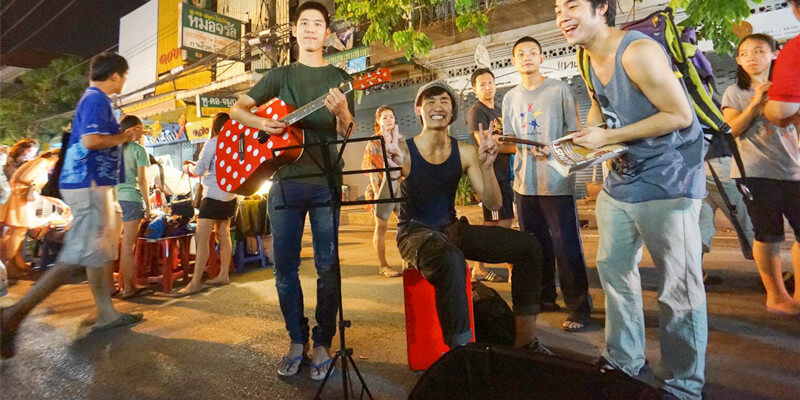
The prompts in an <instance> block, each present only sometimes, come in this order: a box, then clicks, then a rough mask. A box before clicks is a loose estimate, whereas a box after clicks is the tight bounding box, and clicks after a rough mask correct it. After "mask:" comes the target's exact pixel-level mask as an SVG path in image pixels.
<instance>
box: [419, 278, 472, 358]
mask: <svg viewBox="0 0 800 400" xmlns="http://www.w3.org/2000/svg"><path fill="white" fill-rule="evenodd" d="M467 268H469V267H467ZM470 277H471V275H470V273H469V269H467V303H469V319H470V329H471V330H472V341H473V342H474V341H475V318H474V316H473V314H472V283H471V282H470ZM403 296H404V297H405V307H406V346H407V350H408V366H409V368H411V370H413V371H423V370H426V369H428V367H430V366H431V364H433V363H434V362H435V361H436V360H438V359H439V357H441V356H442V355H443V354H444V353H447V352H448V351H450V348H449V347H447V345H446V344H444V339H443V338H442V328H441V325H439V313H438V312H437V311H436V295H435V291H434V289H433V285H431V284H430V283H429V282H428V281H426V280H425V278H423V277H422V274H421V273H420V272H419V271H418V270H417V269H416V268H407V269H405V270H403Z"/></svg>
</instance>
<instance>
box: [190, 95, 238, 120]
mask: <svg viewBox="0 0 800 400" xmlns="http://www.w3.org/2000/svg"><path fill="white" fill-rule="evenodd" d="M233 103H236V98H234V97H215V96H200V95H197V116H198V117H210V116H212V115H214V114H216V113H218V112H228V109H230V108H231V106H233Z"/></svg>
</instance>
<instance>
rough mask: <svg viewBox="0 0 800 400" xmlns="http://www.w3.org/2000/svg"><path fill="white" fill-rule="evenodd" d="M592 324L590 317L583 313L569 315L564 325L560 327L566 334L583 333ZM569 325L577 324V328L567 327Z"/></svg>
mask: <svg viewBox="0 0 800 400" xmlns="http://www.w3.org/2000/svg"><path fill="white" fill-rule="evenodd" d="M591 322H592V318H591V316H589V314H584V313H570V314H569V316H568V317H567V319H566V320H565V321H564V324H562V325H561V327H562V328H564V330H565V331H567V332H582V331H585V330H586V329H587V328H588V327H589V324H590V323H591ZM570 324H579V325H580V326H578V327H572V326H569V325H570Z"/></svg>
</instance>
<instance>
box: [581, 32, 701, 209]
mask: <svg viewBox="0 0 800 400" xmlns="http://www.w3.org/2000/svg"><path fill="white" fill-rule="evenodd" d="M640 39H646V40H652V39H650V38H649V37H648V36H647V35H645V34H643V33H641V32H637V31H630V32H628V33H626V34H625V36H623V38H622V41H621V42H620V44H619V48H617V54H616V57H615V62H614V72H613V75H612V77H611V80H610V81H609V82H608V84H607V85H605V86H604V85H603V84H602V83H600V79H598V78H597V76H595V74H594V71H592V70H591V69H590V75H589V76H590V78H591V79H592V84H593V85H594V88H595V92H596V94H597V101H598V103H599V106H600V108H601V110H602V112H603V119H604V120H605V121H606V124H607V125H608V127H609V129H614V128H619V127H622V126H626V125H630V124H633V123H635V122H638V121H641V120H643V119H645V118H648V117H650V116H652V115H654V114H656V113H657V112H658V109H657V108H656V107H655V106H654V105H653V103H651V102H650V100H648V99H647V97H645V95H644V94H642V92H640V91H639V89H637V88H636V87H635V86H634V85H633V83H632V82H631V80H630V78H628V74H627V73H626V72H625V69H624V68H623V67H622V54H623V53H624V52H625V49H626V48H628V46H629V45H630V44H631V43H632V42H634V41H636V40H640ZM684 92H686V88H685V87H684ZM687 96H688V93H687ZM625 145H626V146H628V149H629V150H628V154H626V155H625V156H623V157H621V158H620V159H615V160H614V163H613V168H612V169H611V171H609V174H608V177H607V178H606V181H605V183H604V185H603V190H604V191H605V192H606V193H608V194H609V195H610V196H611V197H613V198H614V199H616V200H619V201H624V202H628V203H639V202H643V201H650V200H664V199H674V198H679V197H689V198H693V199H700V198H703V197H705V195H706V186H705V170H704V169H703V155H704V143H703V131H702V128H701V126H700V122H699V121H698V119H697V115H696V114H695V113H694V110H692V123H691V125H689V126H688V127H686V128H684V129H681V130H675V131H672V132H669V133H667V134H664V135H661V136H658V137H652V138H645V139H638V140H634V141H630V142H625Z"/></svg>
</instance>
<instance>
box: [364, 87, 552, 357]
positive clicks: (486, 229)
mask: <svg viewBox="0 0 800 400" xmlns="http://www.w3.org/2000/svg"><path fill="white" fill-rule="evenodd" d="M414 104H415V112H416V114H417V115H418V116H419V119H420V122H421V123H422V133H420V134H419V135H417V136H415V137H413V138H411V139H408V140H406V141H403V142H399V143H398V142H392V143H389V144H387V145H386V151H387V156H388V157H389V160H387V163H388V164H389V166H391V167H398V166H400V167H402V171H393V172H392V173H391V174H390V175H391V177H390V179H385V180H384V183H383V185H382V188H381V196H380V197H381V198H389V188H390V185H389V184H391V185H396V181H397V179H399V175H400V174H401V173H402V175H403V176H405V179H404V180H403V182H402V184H400V190H401V193H402V195H403V197H404V198H405V201H404V202H403V203H402V205H401V207H400V216H399V223H398V224H397V247H398V248H399V250H400V255H401V256H402V257H403V259H405V260H406V261H408V262H409V263H411V264H413V265H414V266H415V267H416V268H417V269H419V271H420V272H421V273H422V276H423V277H425V279H427V280H428V281H429V282H430V283H431V284H432V285H433V286H434V288H435V290H436V309H437V311H438V313H439V320H440V322H441V326H442V333H443V335H444V341H445V343H446V344H447V345H448V346H450V347H451V348H452V347H456V346H462V345H464V344H466V343H467V342H469V341H470V339H471V338H472V331H471V330H470V317H469V304H468V303H467V293H466V280H467V277H466V271H467V268H466V261H465V259H471V260H475V261H483V262H488V263H511V264H513V265H514V279H513V280H512V281H511V297H512V300H513V302H514V314H515V315H516V318H515V321H516V338H515V346H516V347H528V348H530V349H532V350H534V351H540V352H548V351H547V350H546V349H544V347H542V346H541V345H539V343H538V341H537V340H536V337H535V335H534V333H535V332H534V330H535V327H536V315H537V314H538V313H539V295H540V292H541V283H542V254H541V253H542V252H541V248H540V247H539V243H538V242H537V241H536V239H535V238H534V237H533V236H531V235H528V234H526V233H522V232H519V231H515V230H512V229H508V228H503V227H499V226H483V225H470V224H469V222H467V220H466V218H463V217H462V218H461V219H460V220H456V211H455V208H454V201H455V194H456V188H457V187H458V181H459V180H460V178H461V175H462V174H464V173H466V174H467V176H468V177H469V180H470V182H471V183H472V186H473V187H474V188H475V190H476V191H477V193H478V196H479V197H480V198H481V200H482V201H483V204H485V205H486V206H487V207H488V208H489V209H490V210H497V209H499V208H500V207H501V206H502V199H501V194H500V188H499V186H498V184H497V178H496V177H495V175H494V166H493V164H494V160H495V157H496V156H497V153H498V150H497V147H498V146H497V143H496V142H495V141H494V140H492V139H491V131H492V126H488V127H487V129H484V128H483V126H479V129H478V130H479V134H480V135H481V139H482V140H481V141H480V147H479V148H477V149H476V148H475V146H473V145H470V144H466V143H460V142H458V141H457V140H456V139H454V138H451V137H449V136H448V135H447V131H448V127H449V126H450V124H451V123H452V122H453V121H454V120H455V118H456V115H457V111H458V109H457V103H456V97H455V96H454V95H453V92H452V89H451V88H450V87H449V86H447V84H446V83H444V82H441V81H436V82H431V83H428V84H427V85H424V86H423V87H421V88H420V89H419V92H418V94H417V97H416V100H415V101H414ZM387 182H388V183H389V184H387ZM387 207H388V208H391V207H392V205H391V204H379V205H378V210H376V211H377V212H378V213H379V214H380V213H381V212H382V210H383V209H385V208H387Z"/></svg>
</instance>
